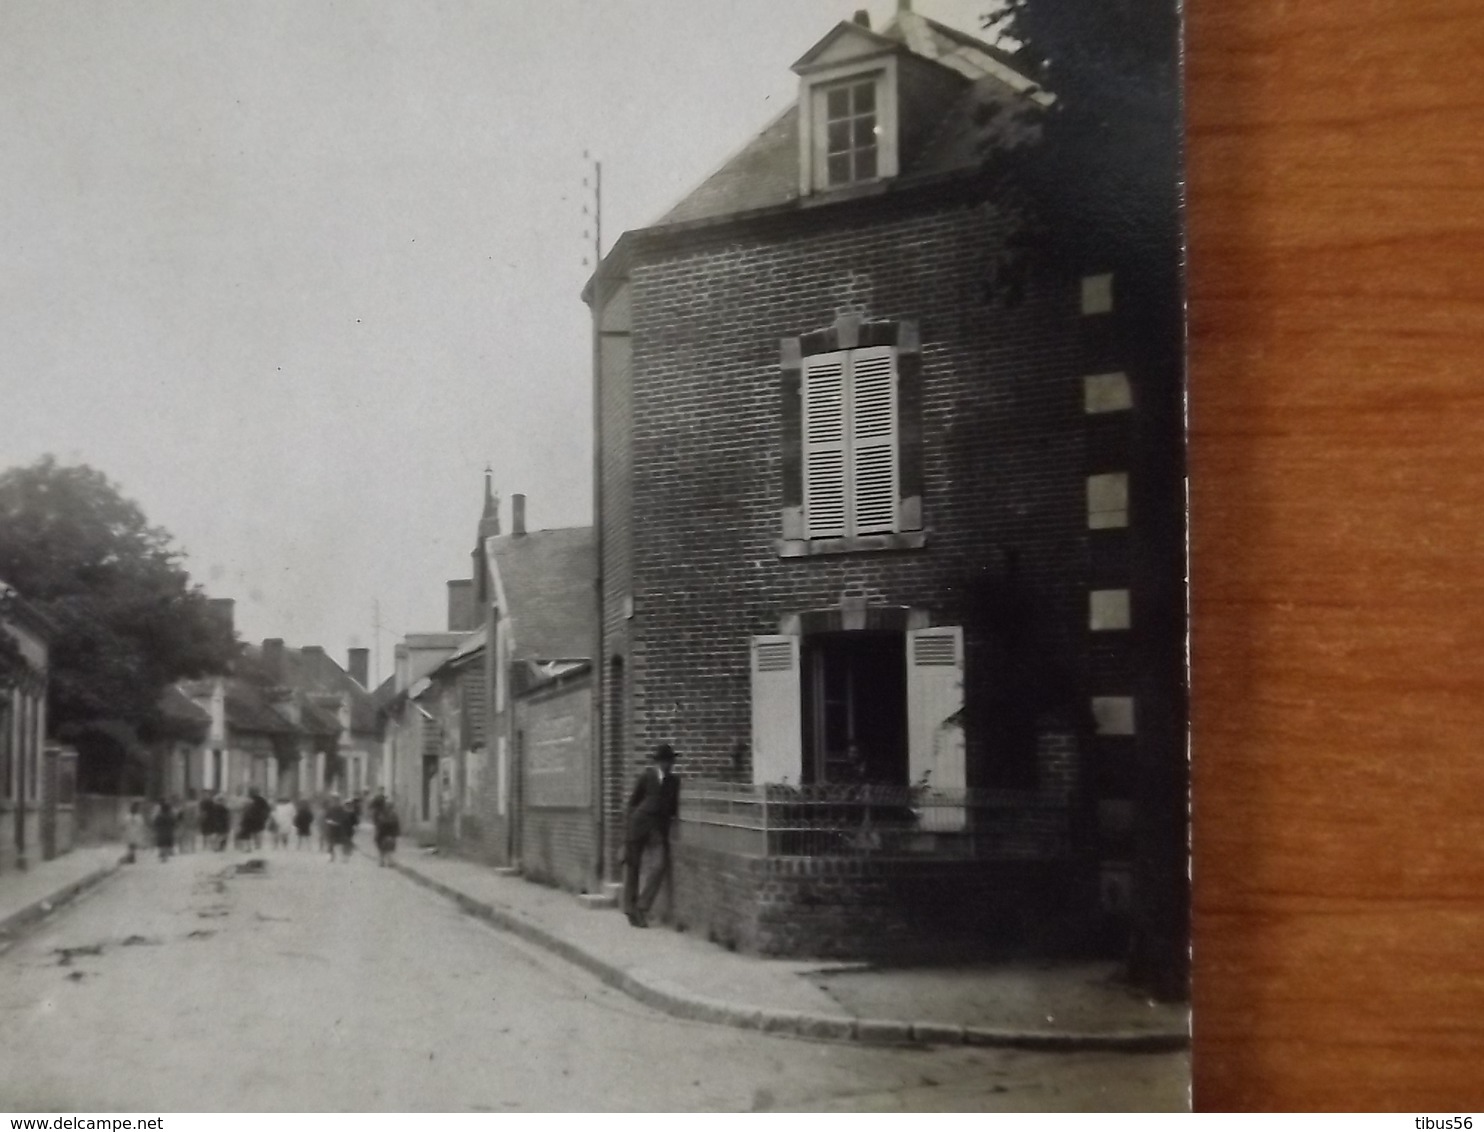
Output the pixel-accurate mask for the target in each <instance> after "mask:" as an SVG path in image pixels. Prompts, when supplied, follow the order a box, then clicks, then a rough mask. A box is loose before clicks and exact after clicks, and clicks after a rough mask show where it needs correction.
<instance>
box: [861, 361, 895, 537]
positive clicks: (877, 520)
mask: <svg viewBox="0 0 1484 1132" xmlns="http://www.w3.org/2000/svg"><path fill="white" fill-rule="evenodd" d="M850 368H851V381H850V394H851V396H850V454H851V462H850V463H851V472H850V487H851V491H850V496H851V510H852V514H851V518H852V520H853V527H854V530H853V533H854V534H858V535H870V534H881V533H883V532H889V531H892V530H895V529H896V521H897V375H896V360H895V354H894V351H893V350H891V349H890V348H889V347H877V348H868V349H861V350H855V351H852V353H851V355H850Z"/></svg>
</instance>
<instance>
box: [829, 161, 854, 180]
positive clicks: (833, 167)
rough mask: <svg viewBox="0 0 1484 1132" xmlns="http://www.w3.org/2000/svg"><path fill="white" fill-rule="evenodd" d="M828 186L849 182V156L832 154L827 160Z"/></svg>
mask: <svg viewBox="0 0 1484 1132" xmlns="http://www.w3.org/2000/svg"><path fill="white" fill-rule="evenodd" d="M829 174H830V184H832V185H844V184H847V183H849V181H850V154H848V153H833V154H831V155H830V158H829Z"/></svg>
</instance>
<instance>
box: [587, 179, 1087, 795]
mask: <svg viewBox="0 0 1484 1132" xmlns="http://www.w3.org/2000/svg"><path fill="white" fill-rule="evenodd" d="M1005 230H1006V229H1005V224H1004V221H1003V219H1002V218H1001V217H1000V216H999V215H998V214H997V213H996V212H995V211H994V210H993V209H992V208H989V207H987V206H983V205H962V204H944V205H942V206H941V207H938V208H935V209H925V208H924V209H919V210H918V211H916V212H910V213H905V214H904V213H898V214H895V215H890V216H886V215H879V214H877V213H873V212H871V211H860V210H855V211H851V210H826V209H820V210H818V211H817V212H816V213H815V214H813V215H812V216H811V217H809V226H808V227H807V228H802V227H801V228H795V229H793V230H787V231H776V232H773V233H764V232H756V233H754V234H752V235H740V234H738V232H737V231H736V230H732V231H731V232H730V233H718V234H716V235H713V236H697V235H692V236H691V237H689V238H688V239H687V240H686V242H685V243H684V244H675V245H671V246H669V247H667V248H661V247H652V248H651V249H649V250H648V251H647V252H644V253H643V254H641V255H639V256H638V258H637V259H636V261H635V262H634V263H633V265H632V267H631V269H630V278H631V280H632V287H633V314H632V317H633V328H632V347H633V356H632V367H631V371H630V377H631V382H632V388H631V389H630V390H629V391H628V393H627V396H628V398H629V399H630V400H629V401H628V403H627V404H625V405H624V406H623V408H624V409H626V410H627V411H628V412H629V413H630V414H631V424H632V436H631V438H630V439H631V444H632V473H631V477H630V479H629V481H628V483H627V485H626V488H627V490H628V492H629V493H630V497H631V498H630V500H625V501H624V502H623V503H622V504H619V503H618V502H617V501H616V499H615V497H608V498H605V507H608V506H610V505H611V506H615V507H617V506H623V507H625V508H626V509H629V510H630V514H631V516H632V519H631V524H630V526H631V530H632V532H633V535H632V548H631V562H632V575H633V580H632V589H631V592H632V594H633V596H634V601H635V606H636V608H635V616H634V618H633V620H632V621H630V622H628V623H627V625H626V626H625V628H626V630H627V634H628V641H627V644H628V650H629V651H628V656H627V658H626V675H627V679H628V681H629V684H630V687H631V689H632V695H631V698H630V702H629V710H630V713H631V718H630V719H629V721H628V724H629V731H628V734H627V736H626V739H627V741H626V742H625V744H624V745H623V748H622V759H621V762H620V761H619V760H613V761H610V764H609V781H610V783H618V784H622V783H624V782H626V781H627V780H628V779H629V778H631V777H632V775H633V774H634V773H635V771H636V770H637V768H638V765H639V762H640V761H641V760H642V757H643V753H644V752H645V751H646V750H647V749H648V748H649V746H650V745H652V744H653V743H655V742H659V741H668V742H672V743H674V744H675V745H676V746H677V748H678V749H679V750H680V752H681V755H682V758H683V759H684V762H683V764H682V769H683V771H684V772H685V773H687V774H692V775H705V776H718V777H726V776H729V775H733V774H735V773H737V772H738V771H739V770H740V772H741V773H743V774H745V773H746V772H747V770H746V767H745V766H743V767H741V768H738V767H736V766H735V765H734V758H735V753H736V751H737V749H738V747H739V746H741V747H744V748H745V746H746V744H747V742H748V739H749V731H750V716H749V711H750V708H749V705H750V679H749V668H748V645H749V638H750V636H751V635H753V634H760V633H771V632H776V631H777V628H778V623H779V620H780V617H782V616H783V615H785V614H788V613H793V612H798V611H801V610H808V609H815V608H822V607H826V606H833V605H836V604H837V603H838V602H839V601H840V598H841V596H842V594H844V593H851V594H856V595H861V596H864V597H865V598H866V599H867V600H868V601H871V602H873V603H874V602H880V603H885V604H896V605H908V606H915V607H919V608H923V609H926V610H928V611H929V612H930V614H931V616H932V618H933V620H934V622H935V623H938V624H962V625H963V626H964V627H965V643H966V681H967V697H966V698H967V699H969V700H971V701H972V700H974V699H976V698H978V699H980V700H981V701H987V700H988V699H990V698H992V696H993V694H994V690H995V689H996V688H997V687H1000V686H1003V684H1004V680H1003V677H1005V676H1006V675H1010V674H1013V673H1014V671H1015V670H1016V668H1017V667H1021V666H1023V657H1016V656H1011V655H1010V654H1008V653H1007V651H1006V648H1005V644H1004V640H1003V634H1002V633H1000V632H999V629H1000V626H999V625H998V624H997V619H998V618H1003V617H1004V616H1005V614H1006V610H1007V609H1009V608H1012V607H1013V609H1015V610H1019V611H1021V613H1022V614H1023V613H1024V611H1025V610H1032V611H1033V612H1032V613H1031V614H1030V616H1029V621H1031V622H1032V623H1033V626H1034V633H1033V635H1034V637H1035V638H1036V640H1035V643H1034V645H1033V646H1032V647H1033V649H1034V651H1035V652H1036V653H1038V654H1039V655H1043V656H1045V657H1047V658H1051V659H1050V660H1049V661H1048V663H1053V664H1055V665H1056V666H1059V667H1060V668H1061V669H1064V670H1065V672H1066V676H1067V679H1068V680H1069V681H1071V682H1073V683H1075V682H1076V681H1078V680H1080V679H1081V678H1082V675H1083V674H1082V671H1081V666H1082V656H1083V653H1084V645H1085V630H1084V626H1085V620H1086V603H1087V596H1086V577H1085V571H1086V562H1087V554H1086V538H1087V531H1086V515H1085V478H1084V477H1085V472H1084V463H1085V460H1084V444H1085V429H1084V427H1083V426H1084V422H1083V412H1082V400H1081V398H1082V389H1081V384H1080V375H1079V373H1078V338H1077V319H1078V309H1079V308H1078V301H1079V298H1078V282H1077V279H1076V278H1074V277H1072V276H1070V275H1066V274H1062V273H1058V272H1054V271H1050V270H1046V271H1043V272H1041V273H1039V274H1037V273H1035V272H1033V273H1032V274H1031V276H1030V279H1029V281H1028V284H1027V291H1026V295H1025V298H1024V300H1023V301H1021V302H1020V303H1018V304H1017V305H1015V306H1011V307H1006V306H1003V305H995V304H993V303H991V302H990V301H989V300H988V299H987V298H986V297H985V286H984V284H985V280H986V278H987V275H988V265H989V264H990V263H991V262H992V260H993V258H994V255H995V252H996V250H997V248H998V247H999V246H1000V243H1001V241H1002V239H1003V237H1004V234H1005ZM842 312H854V313H857V314H860V315H862V316H863V317H865V318H867V319H872V320H880V319H900V320H913V321H915V322H917V324H918V326H919V328H920V333H921V340H922V356H923V376H922V380H923V407H922V417H923V420H922V424H923V434H924V435H923V447H924V457H923V459H924V466H923V486H924V493H923V513H924V527H925V530H926V532H927V543H926V546H924V547H923V548H921V549H918V550H906V551H893V552H883V553H857V554H846V555H833V556H821V557H812V558H792V559H782V558H779V557H778V554H777V551H776V548H775V545H774V542H775V540H776V539H777V538H778V537H779V535H780V500H781V497H782V483H781V460H780V455H781V453H780V447H781V443H780V442H781V430H780V412H779V403H780V391H779V380H780V377H779V340H780V339H781V338H785V337H791V336H797V335H800V334H803V333H807V332H810V331H814V330H819V329H822V328H825V327H828V326H829V325H830V324H831V323H832V322H833V321H834V319H835V318H836V316H837V315H838V314H840V313H842ZM614 400H615V402H616V401H617V400H618V395H617V394H616V393H615V394H614ZM607 409H611V410H612V411H611V412H609V411H607ZM603 419H604V422H605V438H604V442H603V443H604V451H605V458H606V456H607V454H608V453H612V452H616V451H617V448H616V446H617V445H619V444H620V443H621V442H622V433H623V431H624V430H623V428H622V413H621V412H620V407H619V406H618V405H617V404H614V405H612V406H608V407H607V408H605V414H604V418H603ZM610 425H611V426H612V432H613V435H611V436H610V435H609V434H608V428H609V426H610ZM615 458H616V457H615ZM612 478H613V479H615V480H616V479H617V478H618V477H617V476H616V475H615V476H614V477H612ZM605 482H607V481H605ZM605 490H607V489H606V488H605ZM606 522H607V517H605V524H606ZM606 573H607V571H606V570H605V574H606ZM611 584H612V583H611V582H610V585H611ZM967 741H968V744H969V757H970V782H971V784H975V783H976V782H983V783H986V784H990V783H992V782H993V781H994V776H995V775H996V774H997V773H998V772H999V770H1000V769H1001V768H1000V765H999V763H997V761H996V755H997V754H998V753H999V752H997V751H995V750H992V749H991V747H992V746H993V745H994V741H995V740H994V737H992V736H991V735H990V733H989V731H988V730H987V729H986V728H985V727H982V726H978V725H977V724H976V720H975V718H974V715H973V714H972V709H971V714H970V717H969V725H968V729H967ZM1034 757H1035V752H1034V746H1033V744H1032V745H1031V746H1030V747H1029V749H1028V754H1027V766H1028V767H1029V768H1030V770H1031V773H1033V772H1034V768H1033V764H1034ZM620 788H621V785H620Z"/></svg>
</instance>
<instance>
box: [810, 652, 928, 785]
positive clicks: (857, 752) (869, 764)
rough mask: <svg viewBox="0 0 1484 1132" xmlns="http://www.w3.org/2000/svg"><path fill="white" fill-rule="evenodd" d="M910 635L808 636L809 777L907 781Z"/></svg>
mask: <svg viewBox="0 0 1484 1132" xmlns="http://www.w3.org/2000/svg"><path fill="white" fill-rule="evenodd" d="M904 636H905V635H904V634H903V633H890V632H887V633H871V632H859V633H819V634H816V635H814V636H811V637H808V638H806V639H805V641H804V643H803V649H802V656H801V660H802V669H803V671H802V677H803V682H804V683H803V689H802V693H803V694H802V703H801V707H802V710H803V720H802V722H803V729H804V734H803V744H804V751H803V754H804V760H803V766H802V768H801V769H802V780H803V782H804V783H806V784H814V783H832V782H846V783H856V782H859V783H865V782H870V783H883V784H888V785H893V786H905V785H907V654H906V649H905V647H904Z"/></svg>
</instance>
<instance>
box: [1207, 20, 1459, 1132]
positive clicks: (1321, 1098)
mask: <svg viewBox="0 0 1484 1132" xmlns="http://www.w3.org/2000/svg"><path fill="white" fill-rule="evenodd" d="M1187 16H1188V21H1189V22H1188V92H1189V123H1188V139H1189V224H1190V257H1191V258H1190V262H1191V268H1190V301H1191V308H1190V310H1191V392H1190V410H1191V460H1190V469H1191V499H1192V528H1191V530H1192V556H1193V573H1192V602H1193V627H1192V635H1193V636H1192V650H1193V651H1192V655H1193V665H1194V674H1193V688H1192V690H1193V704H1192V715H1193V733H1194V766H1193V770H1194V807H1195V823H1194V844H1195V893H1194V901H1195V965H1196V975H1195V978H1196V983H1195V996H1194V1005H1195V1033H1196V1047H1195V1102H1196V1106H1197V1107H1198V1108H1201V1109H1229V1108H1265V1109H1272V1108H1279V1109H1291V1108H1297V1109H1309V1108H1323V1109H1375V1108H1380V1109H1402V1110H1413V1111H1418V1112H1437V1111H1447V1110H1461V1109H1469V1108H1472V1109H1474V1110H1478V1109H1480V1108H1481V1107H1484V660H1481V656H1484V3H1480V0H1190V5H1189V8H1188V13H1187Z"/></svg>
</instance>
